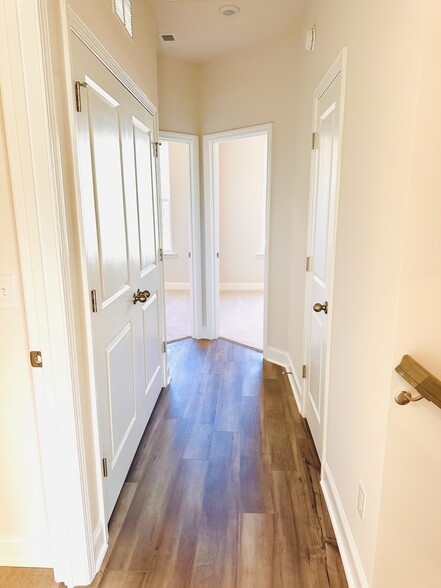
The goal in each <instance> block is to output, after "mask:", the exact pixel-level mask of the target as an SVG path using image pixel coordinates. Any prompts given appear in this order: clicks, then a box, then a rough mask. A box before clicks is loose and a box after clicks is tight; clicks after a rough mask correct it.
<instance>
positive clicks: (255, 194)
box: [219, 136, 266, 288]
mask: <svg viewBox="0 0 441 588" xmlns="http://www.w3.org/2000/svg"><path fill="white" fill-rule="evenodd" d="M265 167H266V137H265V136H259V137H249V138H246V139H240V140H235V141H225V142H223V143H220V145H219V246H220V264H219V265H220V283H221V288H222V284H262V285H263V281H264V269H265V264H264V260H263V259H258V258H257V257H256V255H257V254H258V253H262V250H263V243H262V235H263V230H264V226H263V223H264V199H265V190H266V185H265V186H264V181H265V173H264V169H265Z"/></svg>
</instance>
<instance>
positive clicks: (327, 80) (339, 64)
mask: <svg viewBox="0 0 441 588" xmlns="http://www.w3.org/2000/svg"><path fill="white" fill-rule="evenodd" d="M346 68H347V48H346V47H343V49H342V51H341V53H340V54H339V55H338V57H337V59H336V60H335V61H334V63H333V64H332V66H331V67H330V69H329V70H328V72H327V73H326V75H325V76H324V78H323V79H322V81H321V82H320V83H319V85H318V86H317V87H316V89H315V90H314V93H313V114H312V131H313V132H314V131H316V130H317V129H316V118H317V102H318V100H319V98H320V97H321V96H322V95H323V93H324V92H325V91H326V90H327V88H328V87H329V86H330V85H331V84H332V82H333V81H334V80H335V78H336V77H337V76H338V74H339V73H341V86H340V121H339V145H340V147H339V149H340V151H339V159H338V169H337V179H336V191H335V200H334V215H333V216H334V226H333V244H332V254H331V255H332V259H331V262H330V263H331V272H330V277H329V285H328V286H329V292H328V305H329V313H328V319H327V321H328V326H327V340H326V374H325V382H324V404H323V446H322V456H321V459H322V463H325V462H326V451H327V433H328V408H329V405H328V403H329V369H330V356H331V339H332V317H333V306H334V305H333V291H334V269H335V246H336V240H337V223H338V208H339V195H340V171H341V159H342V158H341V151H342V144H343V124H344V106H345V90H346ZM316 156H317V151H313V152H312V156H311V164H310V183H309V205H308V237H307V253H306V255H307V256H310V255H311V248H312V217H313V210H312V207H313V193H314V182H315V178H314V171H315V158H316ZM309 282H310V280H309V274H308V273H306V274H305V307H304V330H303V333H304V334H303V363H304V364H305V365H307V364H308V345H309V314H310V308H309V288H310V283H309ZM306 385H307V380H303V386H302V411H301V412H302V414H305V415H306V402H307V390H306ZM319 453H320V452H319Z"/></svg>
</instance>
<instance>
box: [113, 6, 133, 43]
mask: <svg viewBox="0 0 441 588" xmlns="http://www.w3.org/2000/svg"><path fill="white" fill-rule="evenodd" d="M113 10H114V11H115V14H116V16H117V17H118V18H119V20H120V21H121V22H122V24H123V25H124V28H125V29H126V31H127V32H128V33H129V35H130V36H131V37H133V28H132V0H113Z"/></svg>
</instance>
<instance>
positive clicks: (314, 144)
mask: <svg viewBox="0 0 441 588" xmlns="http://www.w3.org/2000/svg"><path fill="white" fill-rule="evenodd" d="M319 141H320V135H319V133H312V148H313V149H314V150H316V149H318V148H319Z"/></svg>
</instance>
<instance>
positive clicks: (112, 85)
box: [72, 36, 163, 518]
mask: <svg viewBox="0 0 441 588" xmlns="http://www.w3.org/2000/svg"><path fill="white" fill-rule="evenodd" d="M72 47H73V56H74V64H73V71H74V82H75V81H79V82H81V83H85V84H86V85H85V86H83V87H81V99H82V100H81V103H82V104H81V112H78V113H77V114H76V133H77V152H78V171H79V179H80V191H81V207H82V211H81V212H82V215H81V216H82V219H81V220H82V225H83V235H84V242H85V252H86V263H87V276H88V286H89V290H90V291H91V292H92V291H94V292H96V309H95V311H94V310H93V308H92V305H91V313H92V314H91V323H92V338H93V354H94V375H95V386H96V397H97V404H98V420H99V429H100V431H99V433H100V446H101V452H102V458H103V459H105V460H106V468H104V470H105V469H107V472H104V473H103V475H104V474H105V475H106V476H105V482H104V487H105V493H106V497H105V501H106V514H107V518H109V517H110V515H111V513H112V510H113V508H114V506H115V502H116V500H117V498H118V495H119V493H120V490H121V487H122V485H123V483H124V480H125V477H126V475H127V472H128V470H129V467H130V464H131V462H132V459H133V456H134V454H135V451H136V449H137V447H138V444H139V441H140V439H141V436H142V433H143V431H144V429H145V427H146V425H147V422H148V420H149V417H150V415H151V413H152V410H153V407H154V405H155V402H156V400H157V398H158V395H159V392H160V390H161V386H162V377H161V372H162V370H161V367H162V361H163V353H162V348H161V343H160V339H161V337H160V321H159V312H160V304H159V297H160V295H161V294H160V271H159V267H158V247H157V237H156V236H157V222H156V219H157V201H156V178H155V162H154V158H153V153H152V142H153V128H154V126H153V125H154V120H153V116H152V115H151V114H150V113H149V112H148V111H147V110H146V109H145V108H143V107H142V106H141V104H140V103H139V102H138V101H137V100H136V99H135V98H134V97H133V96H132V94H130V93H129V92H128V91H127V90H126V88H125V87H124V86H123V85H122V84H121V83H120V82H119V81H118V80H117V79H116V78H115V77H114V76H113V75H112V74H111V73H110V72H109V71H108V70H107V69H106V67H105V66H104V65H102V64H101V62H100V61H98V59H96V58H95V57H94V56H93V54H92V53H91V52H90V51H89V50H88V49H87V48H86V47H85V46H84V45H83V43H82V42H81V41H79V40H78V39H77V38H76V37H75V36H73V37H72ZM138 291H139V292H140V295H139V296H138V300H137V301H136V299H135V298H134V296H136V293H137V292H138Z"/></svg>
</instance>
